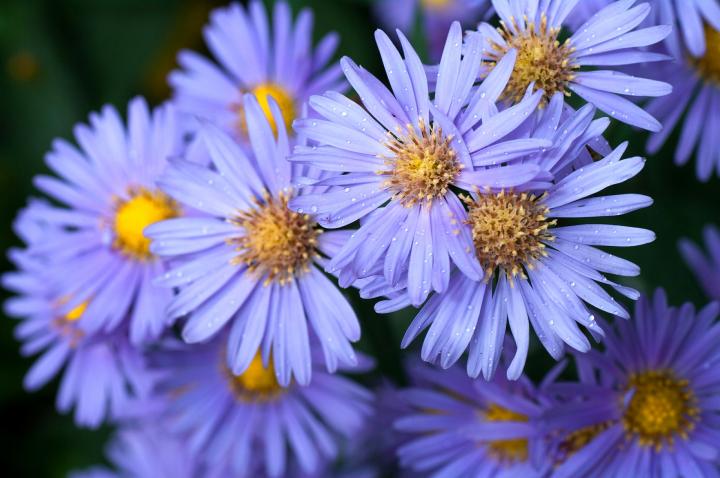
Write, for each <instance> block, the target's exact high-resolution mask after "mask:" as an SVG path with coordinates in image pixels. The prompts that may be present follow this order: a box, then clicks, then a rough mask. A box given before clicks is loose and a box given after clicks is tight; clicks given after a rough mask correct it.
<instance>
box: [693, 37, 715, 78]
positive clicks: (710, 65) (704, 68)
mask: <svg viewBox="0 0 720 478" xmlns="http://www.w3.org/2000/svg"><path fill="white" fill-rule="evenodd" d="M705 44H706V45H707V46H706V48H707V49H706V51H705V55H704V56H703V57H701V58H698V59H696V60H693V62H694V63H695V67H696V68H697V70H698V71H699V72H700V75H702V77H703V78H705V79H706V80H710V81H714V82H720V32H719V31H717V30H715V29H714V28H712V27H710V26H708V25H705Z"/></svg>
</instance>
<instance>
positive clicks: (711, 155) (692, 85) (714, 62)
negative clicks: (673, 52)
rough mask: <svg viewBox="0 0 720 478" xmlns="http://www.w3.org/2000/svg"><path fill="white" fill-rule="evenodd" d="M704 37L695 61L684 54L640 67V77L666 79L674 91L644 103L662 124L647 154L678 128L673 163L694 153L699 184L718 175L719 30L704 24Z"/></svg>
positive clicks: (652, 137) (679, 162) (719, 151)
mask: <svg viewBox="0 0 720 478" xmlns="http://www.w3.org/2000/svg"><path fill="white" fill-rule="evenodd" d="M705 37H707V43H708V47H707V49H706V50H705V53H704V54H702V55H701V56H699V57H697V58H695V57H692V56H691V55H688V54H684V55H683V56H681V57H679V58H677V59H676V60H675V61H674V62H671V63H662V64H651V65H645V66H644V67H643V68H642V71H643V74H647V75H648V76H651V77H654V78H662V79H664V80H667V81H668V82H669V83H670V84H672V85H673V88H674V91H675V92H676V93H675V94H673V95H671V96H667V97H664V98H655V99H653V100H652V101H650V102H649V103H648V104H647V110H648V112H650V113H652V114H653V115H655V116H657V117H658V118H660V119H661V120H662V121H663V123H664V125H665V127H664V128H663V130H662V131H660V132H659V133H655V134H653V135H652V136H651V137H650V139H649V140H648V144H647V150H648V152H649V153H651V154H655V153H657V152H658V151H659V150H660V148H661V147H662V146H663V144H665V143H666V141H667V139H668V137H669V136H670V134H671V133H672V132H673V131H674V130H675V129H676V128H677V129H679V130H680V139H679V140H678V142H677V146H676V148H675V163H676V164H678V165H683V164H686V163H687V162H688V161H689V160H690V158H691V157H692V156H693V153H695V155H696V156H697V159H696V163H695V170H696V174H697V177H698V179H700V180H701V181H707V180H708V179H710V177H711V176H712V174H713V172H715V173H716V174H720V139H719V138H718V135H716V134H714V132H715V131H717V130H718V129H719V128H720V31H718V30H716V29H714V28H713V27H711V26H708V25H706V26H705Z"/></svg>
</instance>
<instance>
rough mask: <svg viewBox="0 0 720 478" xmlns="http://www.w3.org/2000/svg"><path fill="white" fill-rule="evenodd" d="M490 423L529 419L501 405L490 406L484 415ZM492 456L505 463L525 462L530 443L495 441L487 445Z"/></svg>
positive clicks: (518, 439)
mask: <svg viewBox="0 0 720 478" xmlns="http://www.w3.org/2000/svg"><path fill="white" fill-rule="evenodd" d="M483 418H484V419H485V420H487V421H489V422H527V421H528V417H527V416H525V415H523V414H521V413H517V412H514V411H512V410H509V409H507V408H505V407H501V406H500V405H496V404H490V406H488V408H487V409H486V410H485V411H484V413H483ZM485 446H486V447H487V448H488V451H489V453H490V455H491V456H493V457H495V458H496V459H497V460H498V461H500V462H503V463H517V462H524V461H527V459H528V441H527V439H524V438H516V439H511V440H493V441H489V442H486V443H485Z"/></svg>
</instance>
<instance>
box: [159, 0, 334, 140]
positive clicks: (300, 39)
mask: <svg viewBox="0 0 720 478" xmlns="http://www.w3.org/2000/svg"><path fill="white" fill-rule="evenodd" d="M271 23H272V28H271V26H270V22H269V21H268V18H267V12H266V10H265V7H264V6H263V4H262V2H261V1H259V0H253V1H251V2H250V4H249V6H248V7H247V9H246V8H244V7H242V6H240V5H239V4H232V5H230V6H228V7H225V8H218V9H216V10H215V11H213V12H212V13H211V15H210V24H209V25H208V26H207V27H206V28H205V31H204V34H205V40H206V42H207V46H208V48H209V49H210V52H211V53H212V54H213V56H214V57H215V59H216V60H217V62H218V63H219V65H216V64H215V63H213V62H212V61H210V60H208V59H206V58H205V57H203V56H202V55H200V54H198V53H194V52H191V51H183V52H181V53H180V55H179V58H178V60H179V62H180V66H181V67H182V70H179V71H174V72H173V73H171V74H170V77H169V82H170V85H171V86H172V87H173V88H174V102H175V103H176V105H177V107H178V111H180V112H182V113H187V114H188V115H191V116H192V117H196V118H201V119H205V120H209V121H212V122H213V123H215V124H216V125H219V126H220V127H222V128H223V129H225V130H226V131H228V132H232V133H233V134H234V135H235V136H236V137H238V138H242V137H246V135H247V132H248V125H247V123H246V122H245V114H244V112H243V101H242V98H243V95H245V94H246V93H252V94H254V95H255V96H256V97H257V99H258V102H259V103H260V106H261V107H262V109H263V111H264V112H265V115H266V116H267V118H268V119H269V120H270V122H271V124H272V127H273V129H276V125H275V120H274V119H273V118H272V115H271V112H270V102H269V99H270V98H272V99H273V100H275V101H276V102H277V104H278V105H279V106H280V111H281V112H282V119H283V122H284V124H285V125H286V129H289V126H290V125H291V124H292V122H293V120H294V119H295V118H296V117H298V116H300V112H301V111H302V107H303V104H304V103H305V102H306V101H307V99H308V98H309V97H310V95H312V94H315V93H319V92H323V91H325V90H326V89H328V88H339V87H341V86H342V83H341V80H340V78H341V72H340V67H339V66H338V65H335V64H333V65H332V66H330V67H328V62H329V61H330V59H331V58H332V56H333V53H334V52H335V48H336V47H337V44H338V36H337V35H336V34H334V33H331V34H328V35H326V36H325V37H323V39H322V40H321V41H320V43H319V44H318V45H317V47H315V48H314V49H313V46H312V25H313V15H312V12H311V11H310V10H308V9H304V10H302V11H301V12H300V14H299V15H298V17H297V20H296V21H295V22H294V23H293V20H292V13H291V11H290V8H289V7H288V5H287V3H286V2H283V1H280V2H276V3H275V8H274V11H273V15H272V22H271Z"/></svg>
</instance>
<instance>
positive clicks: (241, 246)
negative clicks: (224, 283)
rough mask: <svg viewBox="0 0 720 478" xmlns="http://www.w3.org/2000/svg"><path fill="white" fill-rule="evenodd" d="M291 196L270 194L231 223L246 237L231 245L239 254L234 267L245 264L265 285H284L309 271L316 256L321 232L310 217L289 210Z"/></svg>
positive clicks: (234, 239)
mask: <svg viewBox="0 0 720 478" xmlns="http://www.w3.org/2000/svg"><path fill="white" fill-rule="evenodd" d="M289 199H290V196H289V195H288V194H285V193H280V194H279V196H278V197H277V198H274V197H271V196H270V195H269V194H265V195H264V196H263V200H262V201H260V200H256V201H255V204H256V206H257V207H256V208H254V209H251V210H249V211H243V212H241V213H240V214H239V215H238V216H237V217H236V218H234V219H233V220H232V223H233V224H236V225H237V226H239V227H240V228H242V229H243V230H244V234H243V235H241V236H239V237H235V238H232V239H230V240H229V241H228V242H229V243H230V244H231V245H233V246H235V248H236V250H237V251H238V252H239V254H238V255H237V256H235V258H234V259H233V263H234V264H245V265H246V266H247V267H248V269H249V270H250V271H258V272H259V273H260V274H261V275H262V276H264V277H265V282H264V283H265V285H269V284H270V283H272V282H273V281H276V282H278V283H279V284H281V285H283V284H286V283H287V282H289V281H291V280H292V279H293V277H295V276H297V275H300V274H303V273H305V272H307V271H308V270H309V269H310V264H311V262H312V259H313V258H314V257H315V256H316V255H317V252H316V245H317V238H318V235H319V234H320V232H321V231H320V229H319V228H318V227H317V225H316V223H315V221H313V220H312V218H311V217H310V216H309V215H307V214H302V213H298V212H295V211H291V210H290V209H289V208H288V201H289Z"/></svg>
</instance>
